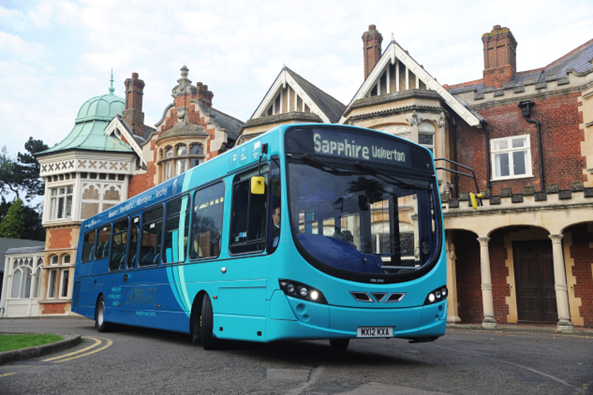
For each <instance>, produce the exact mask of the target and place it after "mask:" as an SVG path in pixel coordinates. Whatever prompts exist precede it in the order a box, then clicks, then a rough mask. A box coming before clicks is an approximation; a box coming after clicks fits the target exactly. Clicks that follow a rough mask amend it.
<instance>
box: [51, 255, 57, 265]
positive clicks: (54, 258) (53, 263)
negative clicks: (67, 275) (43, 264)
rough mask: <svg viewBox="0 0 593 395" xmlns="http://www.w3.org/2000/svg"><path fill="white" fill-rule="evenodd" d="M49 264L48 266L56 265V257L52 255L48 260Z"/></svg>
mask: <svg viewBox="0 0 593 395" xmlns="http://www.w3.org/2000/svg"><path fill="white" fill-rule="evenodd" d="M49 263H50V265H57V264H58V256H57V255H52V256H51V257H50V258H49Z"/></svg>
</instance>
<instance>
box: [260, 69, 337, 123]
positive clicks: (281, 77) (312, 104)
mask: <svg viewBox="0 0 593 395" xmlns="http://www.w3.org/2000/svg"><path fill="white" fill-rule="evenodd" d="M286 85H289V86H290V87H291V88H292V89H293V90H294V91H295V92H296V94H297V95H299V96H300V97H301V99H302V100H303V101H304V102H305V104H306V105H307V106H309V108H310V109H311V112H312V113H314V114H317V115H319V117H320V118H321V119H322V120H323V122H326V123H335V122H337V121H338V120H339V119H340V116H341V115H342V113H343V112H344V109H345V108H346V106H345V105H344V104H342V103H340V102H339V101H338V100H336V99H335V98H333V97H332V96H330V95H328V94H327V93H325V92H324V91H322V90H321V89H319V88H318V87H316V86H315V85H313V84H312V83H310V82H309V81H307V80H306V79H304V78H303V77H301V76H300V75H298V74H297V73H295V72H294V71H292V70H291V69H289V68H288V67H286V66H284V67H283V68H282V70H281V71H280V74H278V77H276V80H275V81H274V83H273V84H272V86H271V87H270V89H269V90H268V93H267V94H266V96H265V97H264V99H263V100H262V102H261V103H260V104H259V106H258V107H257V109H256V110H255V112H254V113H253V115H252V116H251V119H254V118H260V117H262V116H264V115H265V111H266V110H267V109H268V108H269V107H270V105H272V103H273V101H274V99H275V98H276V96H277V95H278V92H279V91H280V89H283V88H285V87H286Z"/></svg>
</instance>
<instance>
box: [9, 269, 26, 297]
mask: <svg viewBox="0 0 593 395" xmlns="http://www.w3.org/2000/svg"><path fill="white" fill-rule="evenodd" d="M22 278H23V272H22V271H21V269H20V268H18V269H16V270H15V271H14V273H13V274H12V292H11V293H10V297H11V298H18V297H19V295H20V294H21V282H22Z"/></svg>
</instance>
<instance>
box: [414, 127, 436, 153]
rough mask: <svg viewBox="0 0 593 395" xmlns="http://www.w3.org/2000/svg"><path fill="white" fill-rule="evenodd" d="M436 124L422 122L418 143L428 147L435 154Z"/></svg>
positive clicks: (419, 128)
mask: <svg viewBox="0 0 593 395" xmlns="http://www.w3.org/2000/svg"><path fill="white" fill-rule="evenodd" d="M434 136H435V130H434V126H433V124H432V123H430V122H422V123H421V124H420V125H419V126H418V144H420V145H421V146H423V147H425V148H428V149H429V150H430V152H432V153H433V154H434Z"/></svg>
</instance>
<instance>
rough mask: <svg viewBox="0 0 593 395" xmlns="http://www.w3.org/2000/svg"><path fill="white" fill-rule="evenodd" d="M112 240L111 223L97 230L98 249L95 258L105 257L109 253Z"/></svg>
mask: <svg viewBox="0 0 593 395" xmlns="http://www.w3.org/2000/svg"><path fill="white" fill-rule="evenodd" d="M110 240H111V224H109V225H107V226H104V227H102V228H101V229H99V231H98V232H97V249H96V250H95V259H104V258H107V256H108V255H109V241H110Z"/></svg>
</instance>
